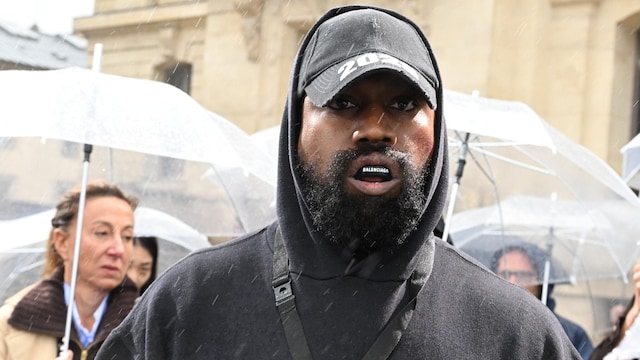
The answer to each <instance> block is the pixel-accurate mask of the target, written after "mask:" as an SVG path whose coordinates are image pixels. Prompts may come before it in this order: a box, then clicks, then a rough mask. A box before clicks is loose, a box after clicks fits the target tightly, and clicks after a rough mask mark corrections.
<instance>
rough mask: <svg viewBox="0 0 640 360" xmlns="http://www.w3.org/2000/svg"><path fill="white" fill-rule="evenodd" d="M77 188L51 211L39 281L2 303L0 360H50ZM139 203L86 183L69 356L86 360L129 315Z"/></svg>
mask: <svg viewBox="0 0 640 360" xmlns="http://www.w3.org/2000/svg"><path fill="white" fill-rule="evenodd" d="M80 194H81V187H80V186H77V187H74V188H72V189H70V190H68V191H67V193H66V194H65V195H64V197H63V198H62V200H61V201H60V202H59V203H58V205H57V206H56V214H55V216H54V218H53V219H52V220H51V225H52V228H51V231H50V234H49V239H48V241H47V249H46V254H45V260H46V264H45V269H44V275H43V279H42V280H40V281H39V282H37V283H35V284H33V285H30V286H28V287H27V288H25V289H23V290H21V291H19V292H18V293H17V294H15V295H13V296H11V297H9V298H8V299H7V300H6V301H5V303H4V305H3V306H2V307H1V308H0V359H11V360H42V359H45V360H46V359H54V358H55V357H56V356H57V355H58V353H59V352H60V347H61V344H62V339H63V337H64V335H65V326H66V314H67V306H68V304H69V302H70V297H71V286H70V284H71V278H72V263H73V257H74V247H75V239H76V228H77V227H76V226H77V219H78V211H79V203H80ZM137 204H138V200H137V199H136V198H134V197H131V196H127V195H125V194H124V193H123V191H122V190H121V189H120V188H118V187H117V186H116V185H114V184H111V183H109V182H106V181H102V180H92V181H90V182H89V183H88V184H87V188H86V202H85V208H84V213H83V217H84V219H83V224H82V228H81V234H80V238H81V245H80V252H79V259H78V268H77V269H78V272H77V277H76V288H75V293H74V307H73V312H72V319H73V321H72V323H73V328H72V330H71V339H70V341H69V350H70V351H69V353H67V356H64V355H63V356H61V357H60V359H93V358H94V357H95V354H96V353H97V352H98V349H99V347H100V346H101V344H102V343H103V342H104V340H105V338H106V337H107V335H108V334H109V333H110V332H111V330H113V329H114V328H115V327H116V326H117V325H118V324H120V322H121V321H122V320H123V319H124V317H125V316H126V315H127V314H128V313H129V311H130V310H131V308H132V307H133V304H134V302H135V299H136V298H137V296H138V291H137V289H136V286H135V284H134V283H133V282H131V281H130V280H129V279H128V278H127V277H126V271H127V266H128V265H129V260H130V257H131V253H132V251H133V224H134V222H133V212H134V210H135V208H136V206H137Z"/></svg>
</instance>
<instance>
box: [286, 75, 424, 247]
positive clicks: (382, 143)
mask: <svg viewBox="0 0 640 360" xmlns="http://www.w3.org/2000/svg"><path fill="white" fill-rule="evenodd" d="M434 118H435V112H434V111H433V110H432V109H431V108H429V106H428V105H427V103H426V101H425V99H424V95H423V94H422V92H421V91H420V90H418V89H416V88H415V87H414V86H412V85H411V84H410V83H409V82H408V81H407V80H406V79H405V78H403V77H402V76H400V75H396V74H393V73H389V72H377V73H374V74H370V75H366V76H363V77H362V78H360V79H358V80H356V81H355V82H354V83H353V84H351V85H349V86H348V87H347V88H345V89H344V90H343V91H342V92H341V93H340V94H338V95H337V96H336V97H335V98H334V99H333V100H332V101H331V102H330V103H329V104H328V105H327V106H325V107H317V106H315V105H314V104H313V103H312V101H311V100H310V99H309V98H306V99H305V100H304V104H303V121H302V129H301V133H300V138H299V140H298V154H299V157H300V162H301V167H302V168H301V175H302V180H303V191H304V194H305V199H306V201H307V205H308V206H309V210H310V212H311V215H312V217H313V218H314V224H315V225H316V227H317V228H318V230H319V231H320V232H321V233H324V234H325V235H328V236H329V237H330V238H331V239H332V240H334V241H336V242H338V243H341V244H342V245H345V246H350V247H351V246H355V248H357V249H359V250H363V249H362V247H363V246H364V247H389V246H392V245H394V244H396V245H397V244H398V243H402V241H404V239H405V238H406V237H407V236H408V234H409V233H410V232H411V231H412V230H413V229H414V228H415V225H416V224H417V221H418V219H419V217H420V215H421V213H422V209H423V207H424V205H425V203H426V196H425V195H424V189H423V187H424V176H425V172H426V169H427V164H428V162H429V159H430V158H431V153H432V151H433V146H434ZM354 242H356V243H357V244H355V245H354V244H353V243H354Z"/></svg>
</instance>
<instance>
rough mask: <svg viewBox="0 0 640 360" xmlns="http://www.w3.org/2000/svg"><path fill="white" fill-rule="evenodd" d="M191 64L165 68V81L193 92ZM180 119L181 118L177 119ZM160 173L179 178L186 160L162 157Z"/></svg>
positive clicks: (170, 177)
mask: <svg viewBox="0 0 640 360" xmlns="http://www.w3.org/2000/svg"><path fill="white" fill-rule="evenodd" d="M192 68H193V67H192V66H191V64H182V63H176V64H174V65H172V66H166V67H165V68H164V70H163V75H164V78H165V82H166V83H167V84H171V85H173V86H175V87H177V88H178V89H180V90H182V91H184V92H185V93H187V94H189V93H190V92H191V73H192ZM176 121H180V119H176ZM158 166H159V171H160V175H161V176H163V177H164V178H165V179H179V178H180V177H181V176H182V173H183V170H184V160H180V159H172V158H161V161H160V163H159V164H158Z"/></svg>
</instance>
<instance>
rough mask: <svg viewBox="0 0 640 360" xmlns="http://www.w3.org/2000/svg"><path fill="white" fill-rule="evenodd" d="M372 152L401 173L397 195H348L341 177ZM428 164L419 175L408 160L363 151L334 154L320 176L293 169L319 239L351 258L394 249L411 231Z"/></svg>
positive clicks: (368, 148) (392, 152)
mask: <svg viewBox="0 0 640 360" xmlns="http://www.w3.org/2000/svg"><path fill="white" fill-rule="evenodd" d="M374 151H377V152H380V153H383V154H384V155H386V156H388V157H390V158H392V159H394V160H395V161H397V162H398V164H399V165H400V170H401V172H402V181H401V190H400V193H399V194H397V195H382V196H371V195H364V194H348V193H347V192H346V191H345V182H346V173H347V169H348V168H349V165H350V163H351V162H352V161H353V160H355V159H356V158H358V157H360V156H363V155H367V154H370V153H372V152H374ZM428 168H429V166H428V163H427V164H426V165H425V166H424V167H422V168H420V169H418V168H416V167H414V166H413V165H412V164H411V162H410V161H409V156H408V155H407V154H404V153H402V152H399V151H395V150H392V149H390V148H389V147H386V146H383V147H372V146H364V147H361V148H358V149H356V150H345V151H338V152H336V153H335V154H334V157H333V161H332V163H331V165H330V166H329V168H328V170H327V173H326V174H325V175H324V176H323V175H322V174H320V171H319V170H318V169H317V167H315V166H314V165H313V164H305V165H298V172H299V174H300V178H301V180H302V181H301V188H302V193H303V196H304V198H305V201H306V203H307V207H308V209H309V213H310V214H311V218H312V220H313V224H314V226H315V227H316V231H318V232H319V233H320V234H321V235H323V236H324V237H326V238H327V239H329V240H330V241H331V242H333V243H336V244H338V245H339V246H341V247H343V248H344V249H346V250H348V251H350V252H351V253H352V254H353V255H354V256H356V257H361V256H366V255H368V254H370V253H372V252H376V251H379V250H385V249H393V248H396V247H398V246H399V245H401V244H403V243H404V241H405V240H406V239H407V237H408V236H409V234H411V232H412V231H413V230H415V228H416V226H417V224H418V221H419V220H420V217H421V215H422V211H423V209H424V206H425V204H426V201H427V200H426V199H427V197H426V195H425V192H424V183H425V181H424V179H425V178H426V175H427V172H428V170H427V169H428Z"/></svg>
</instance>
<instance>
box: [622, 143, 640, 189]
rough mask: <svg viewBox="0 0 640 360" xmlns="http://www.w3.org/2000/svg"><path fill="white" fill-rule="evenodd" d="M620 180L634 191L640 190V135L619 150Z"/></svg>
mask: <svg viewBox="0 0 640 360" xmlns="http://www.w3.org/2000/svg"><path fill="white" fill-rule="evenodd" d="M620 152H621V153H622V178H624V181H626V182H627V184H629V186H631V187H632V188H634V189H637V190H640V134H639V135H636V136H635V137H634V138H633V139H631V141H629V142H628V143H627V144H626V145H625V146H623V147H622V149H620Z"/></svg>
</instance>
